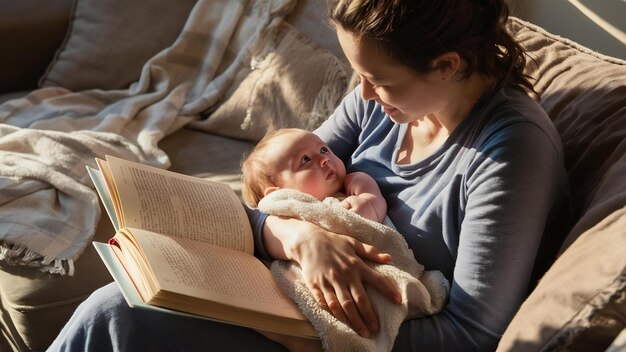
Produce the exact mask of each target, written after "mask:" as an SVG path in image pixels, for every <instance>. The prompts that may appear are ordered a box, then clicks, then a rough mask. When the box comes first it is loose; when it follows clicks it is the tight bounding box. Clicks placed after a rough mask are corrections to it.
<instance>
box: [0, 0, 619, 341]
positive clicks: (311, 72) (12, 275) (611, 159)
mask: <svg viewBox="0 0 626 352" xmlns="http://www.w3.org/2000/svg"><path fill="white" fill-rule="evenodd" d="M145 4H146V3H145V2H143V1H139V0H110V1H107V2H98V1H95V0H56V1H54V2H50V1H47V0H30V1H19V2H17V1H0V46H1V47H2V48H3V53H2V55H0V103H2V102H6V104H14V103H12V102H15V100H12V99H19V98H21V97H24V96H26V95H27V94H28V93H29V92H32V91H34V90H37V89H38V88H41V87H48V88H49V87H63V88H65V89H67V91H68V92H69V91H73V92H80V91H90V92H101V91H111V90H125V89H129V85H131V84H132V83H133V82H136V81H137V80H138V79H139V78H140V75H141V74H142V67H143V66H144V64H145V63H146V62H147V61H148V60H150V59H151V58H152V57H154V56H158V55H159V53H160V52H162V51H163V50H164V49H166V48H168V47H169V46H170V45H172V43H173V42H174V41H175V40H176V38H177V37H178V35H179V33H180V32H181V30H183V28H184V25H185V21H186V20H187V18H188V16H189V14H190V13H192V9H193V7H194V5H195V4H196V1H195V0H182V1H176V2H173V1H168V0H153V1H152V2H150V6H149V7H147V6H146V5H145ZM44 8H45V10H43V11H42V9H44ZM324 13H325V8H324V6H323V4H322V2H320V1H315V0H308V1H299V2H298V3H297V4H295V7H294V8H293V9H291V11H290V12H289V13H288V14H287V15H286V18H285V19H286V23H288V24H284V23H283V24H281V25H279V26H278V27H277V28H279V29H277V30H276V33H283V34H281V36H280V37H279V38H278V39H276V38H275V39H272V40H274V41H275V43H274V45H273V46H271V48H272V50H271V51H266V52H262V53H260V54H259V55H258V56H256V57H255V58H253V60H252V62H251V64H252V65H251V66H250V67H248V68H247V69H246V70H243V71H241V73H240V74H238V75H237V76H236V77H235V78H234V79H233V82H235V83H236V84H233V85H232V86H230V87H229V88H228V89H227V90H226V91H225V92H223V94H222V95H221V96H220V97H219V99H217V100H216V102H215V103H214V104H212V105H211V108H210V109H207V110H206V111H202V112H201V113H199V114H198V115H200V116H201V117H202V120H199V121H198V120H197V121H194V122H191V123H188V124H186V125H185V126H184V127H181V128H176V129H174V131H171V133H168V134H165V135H163V136H162V138H160V137H159V139H158V147H159V148H160V149H162V150H163V151H164V152H165V154H166V155H167V156H168V158H167V160H166V161H165V162H164V163H163V164H162V166H164V167H169V168H170V169H172V170H174V171H177V172H182V173H186V174H191V175H196V176H199V177H205V178H210V179H213V180H217V181H220V182H226V183H228V184H230V185H231V186H232V187H233V189H235V190H236V191H237V192H240V187H241V186H240V180H239V161H240V159H241V156H242V155H243V154H244V153H245V152H246V151H248V150H249V149H250V147H251V146H252V145H253V143H254V142H255V141H257V140H258V139H259V138H260V136H262V134H263V133H264V131H265V130H266V129H268V128H275V127H279V126H299V127H303V128H308V129H312V128H314V127H315V126H316V125H317V124H318V123H319V122H321V121H322V119H323V117H324V116H325V114H326V113H328V112H329V111H330V109H332V106H333V105H335V104H336V103H337V102H338V99H340V98H341V96H342V95H343V94H345V93H346V92H347V91H348V90H349V89H350V88H351V87H352V86H353V85H354V79H353V78H352V77H351V72H350V70H349V67H348V66H347V63H346V61H345V58H344V57H343V56H342V54H341V51H340V49H339V46H338V44H337V42H336V39H335V37H334V36H333V32H332V30H331V29H329V28H328V26H327V25H326V23H325V22H324V20H323V16H324ZM508 28H509V30H510V31H511V32H512V33H513V34H514V35H515V36H516V37H517V38H518V39H519V40H520V42H521V43H522V45H523V46H524V47H525V48H526V49H527V50H528V52H529V65H528V67H527V73H528V74H529V75H530V76H531V77H533V78H534V80H535V81H534V82H535V87H536V90H537V92H538V93H539V96H540V98H541V104H542V106H543V108H544V109H545V110H546V111H547V112H548V114H549V116H550V117H551V118H552V120H553V121H554V123H555V125H556V127H557V129H558V131H559V133H560V135H561V138H562V140H563V143H564V147H565V157H566V160H565V162H566V167H567V171H568V174H569V178H570V189H571V193H572V213H573V215H574V222H573V223H571V224H563V227H564V230H567V231H569V232H568V235H567V237H566V238H565V240H564V241H563V243H562V244H560V250H559V257H558V259H557V260H556V262H554V264H552V266H551V267H550V269H549V270H548V272H547V273H546V274H545V275H544V276H543V278H542V279H541V280H540V281H539V284H538V285H537V286H536V287H535V288H534V289H533V290H532V292H531V293H530V294H529V296H528V298H527V300H526V301H525V302H524V304H523V305H522V307H521V308H520V310H519V311H518V313H517V314H516V316H515V317H514V319H513V321H512V322H511V324H510V326H509V328H508V329H507V330H506V332H505V333H504V335H503V338H502V340H501V342H500V345H499V346H498V350H499V351H547V350H559V349H560V350H566V351H595V350H598V351H600V350H607V349H609V350H615V351H618V350H624V349H626V288H625V287H626V182H625V180H626V62H624V61H623V60H620V59H617V58H611V57H608V56H604V55H601V54H598V53H596V52H594V51H592V50H590V49H588V48H585V47H583V46H581V45H579V44H577V43H575V42H574V41H571V40H568V39H565V38H561V37H558V36H556V35H553V34H551V33H548V32H546V31H545V30H543V29H542V28H539V27H537V26H534V25H533V24H531V23H528V22H524V21H522V20H519V19H514V18H513V19H511V21H510V22H509V24H508ZM294 43H295V44H294ZM281 52H282V54H283V55H279V54H280V53H281ZM277 53H278V54H277ZM294 55H295V56H294ZM285 57H287V58H292V60H289V59H288V60H284V59H285ZM294 57H297V58H298V59H293V58H294ZM255 60H256V61H255ZM285 77H290V79H286V78H285ZM260 86H263V87H267V89H265V90H262V89H260V88H259V87H260ZM268 90H269V91H271V92H273V93H274V94H270V95H268V94H265V93H263V92H267V91H268ZM51 92H56V91H54V90H52V91H51ZM55 94H56V93H55ZM94 94H95V93H94ZM314 98H315V99H314ZM30 100H33V98H32V97H31V98H30ZM1 106H2V105H0V107H1ZM4 106H5V107H6V106H7V105H4ZM0 110H1V109H0ZM0 123H4V121H3V120H2V119H1V118H0ZM1 138H2V136H0V141H1V140H2V139H1ZM0 151H1V149H0ZM90 162H92V158H89V160H87V159H86V160H84V164H89V163H90ZM83 169H84V168H83ZM1 171H2V170H1V169H0V172H1ZM1 175H2V176H5V174H4V173H3V174H1ZM0 192H2V191H0ZM0 194H2V193H0ZM0 199H4V198H2V197H0ZM10 206H11V204H10V202H4V201H3V203H1V205H0V207H10ZM0 209H1V208H0ZM1 213H2V212H1V211H0V214H1ZM112 234H113V228H112V226H111V225H110V222H109V219H107V218H106V216H104V215H103V216H101V217H100V221H99V222H98V223H97V226H96V230H95V235H94V237H93V240H95V241H106V240H107V239H108V238H109V237H111V235H112ZM74 266H75V269H74V272H73V273H72V275H68V274H67V273H66V274H65V275H59V274H50V273H44V272H41V271H40V270H37V268H32V267H27V266H20V265H12V264H10V263H9V262H7V261H6V260H0V330H1V332H2V335H1V337H0V350H1V351H10V350H13V351H40V350H45V348H46V347H47V346H48V345H49V343H50V342H51V341H52V339H53V338H54V337H55V336H56V334H57V333H58V332H59V330H60V329H61V327H62V326H63V324H64V323H65V322H66V321H67V319H68V318H69V316H70V315H71V314H72V312H73V310H74V309H75V308H76V306H77V305H78V304H80V302H82V301H83V300H84V299H85V298H86V297H87V296H88V295H89V294H90V293H91V292H92V291H94V290H95V289H96V288H98V287H100V286H102V285H104V284H106V283H108V282H110V281H111V280H112V279H111V277H110V275H109V274H108V272H107V270H106V269H105V267H104V265H103V264H102V263H101V261H100V259H99V258H98V256H97V254H96V253H95V251H94V250H93V248H91V246H87V247H86V248H85V250H84V252H82V254H81V255H80V256H79V257H78V258H77V259H76V260H75V261H74Z"/></svg>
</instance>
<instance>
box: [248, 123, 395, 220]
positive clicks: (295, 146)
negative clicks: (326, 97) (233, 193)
mask: <svg viewBox="0 0 626 352" xmlns="http://www.w3.org/2000/svg"><path fill="white" fill-rule="evenodd" d="M242 173H243V190H242V196H243V199H244V201H245V202H246V203H247V204H248V205H249V206H251V207H256V206H257V205H258V203H259V201H260V200H261V199H262V198H263V197H264V196H266V195H268V194H270V193H271V192H273V191H275V190H278V189H280V188H290V189H296V190H298V191H300V192H303V193H308V194H310V195H312V196H313V197H315V198H317V199H319V200H320V201H322V200H324V198H326V197H336V198H339V199H342V198H343V199H342V200H341V205H342V206H343V207H344V208H346V209H349V210H351V211H354V212H356V213H357V214H359V215H361V216H363V217H365V218H367V219H370V220H373V221H377V222H380V223H382V222H383V221H384V220H385V216H386V213H387V203H386V202H385V199H384V198H383V196H382V194H381V193H380V189H379V188H378V185H377V184H376V182H375V181H374V179H372V178H371V177H370V176H369V175H367V174H365V173H363V172H353V173H350V174H347V175H346V167H345V165H344V164H343V162H342V161H341V160H339V158H338V157H337V156H336V155H335V154H333V152H332V150H330V148H329V147H328V145H326V143H324V142H323V141H322V140H321V139H320V138H319V137H318V136H316V135H315V134H313V133H311V132H308V131H306V130H302V129H297V128H283V129H279V130H276V131H273V132H269V133H268V134H267V135H265V137H263V139H261V141H259V143H258V144H257V145H256V147H255V148H254V149H253V150H252V152H250V154H248V155H247V156H246V157H245V158H244V160H243V163H242Z"/></svg>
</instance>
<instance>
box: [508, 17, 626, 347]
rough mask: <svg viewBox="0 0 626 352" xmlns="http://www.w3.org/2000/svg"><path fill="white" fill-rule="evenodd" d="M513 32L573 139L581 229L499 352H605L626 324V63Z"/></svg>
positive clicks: (526, 29) (569, 144) (520, 25)
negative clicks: (600, 351)
mask: <svg viewBox="0 0 626 352" xmlns="http://www.w3.org/2000/svg"><path fill="white" fill-rule="evenodd" d="M509 29H510V30H511V31H512V32H513V33H514V35H515V36H516V38H517V39H518V40H519V41H520V43H521V44H522V46H524V47H525V48H526V49H527V50H528V52H529V56H530V57H531V58H532V59H534V61H533V60H531V61H530V62H529V65H528V66H527V70H526V73H527V74H529V75H530V76H532V77H534V78H535V79H536V83H535V88H536V90H537V92H538V94H539V95H540V97H541V104H542V106H543V108H544V109H545V110H546V112H547V113H548V115H550V117H551V118H552V120H553V121H554V123H555V125H556V127H557V130H558V131H559V134H560V135H561V138H562V140H563V145H564V150H565V166H566V168H567V172H568V175H569V178H570V187H571V190H572V211H573V217H574V219H577V221H576V222H575V224H574V227H573V228H572V229H571V231H570V232H569V234H568V236H567V238H566V240H565V243H564V244H563V246H562V248H561V256H560V257H559V259H558V260H557V261H556V262H555V263H554V264H553V265H552V267H551V268H550V269H549V270H548V272H547V273H546V274H545V275H544V276H543V278H542V279H541V281H540V282H539V284H538V286H537V287H536V288H535V289H534V290H533V292H532V293H531V294H530V296H529V297H528V299H527V300H526V301H525V302H524V304H523V305H522V307H521V308H520V310H519V311H518V312H517V314H516V315H515V317H514V318H513V321H512V322H511V324H510V325H509V327H508V328H507V330H506V331H505V333H504V336H503V337H502V340H501V341H500V344H499V346H498V350H499V351H539V350H546V351H552V350H557V349H563V350H567V351H579V350H580V351H595V350H602V351H603V350H604V349H606V348H607V347H608V346H609V345H610V344H611V342H612V341H613V340H614V339H615V337H616V336H617V334H619V332H620V331H621V330H622V329H623V328H624V326H625V325H626V291H625V287H626V255H625V253H626V230H625V229H626V207H625V206H624V205H625V204H626V183H625V182H624V175H626V138H625V137H626V62H624V61H622V60H619V59H615V58H611V57H607V56H603V55H600V54H597V53H595V52H593V51H591V50H590V49H587V48H585V47H583V46H580V45H578V44H576V43H574V42H572V41H569V40H567V39H563V38H560V37H558V36H555V35H552V34H550V33H548V32H546V31H544V30H543V29H541V28H539V27H537V26H534V25H532V24H530V23H527V22H524V21H521V20H518V19H512V20H511V22H510V23H509ZM602 219H604V220H602ZM601 220H602V221H601ZM600 221H601V222H600ZM598 222H600V223H599V224H598ZM596 224H597V225H596ZM594 225H596V226H594ZM563 226H568V224H563ZM590 228H591V229H590ZM581 234H582V235H581Z"/></svg>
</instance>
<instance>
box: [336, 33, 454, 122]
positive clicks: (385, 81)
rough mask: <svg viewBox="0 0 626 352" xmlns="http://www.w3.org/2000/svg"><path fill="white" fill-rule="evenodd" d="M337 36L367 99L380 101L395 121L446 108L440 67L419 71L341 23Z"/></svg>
mask: <svg viewBox="0 0 626 352" xmlns="http://www.w3.org/2000/svg"><path fill="white" fill-rule="evenodd" d="M337 36H338V38H339V43H340V44H341V47H342V49H343V51H344V53H345V54H346V57H347V58H348V60H349V61H350V64H351V65H352V68H353V69H354V70H355V71H356V72H357V73H358V74H359V76H360V78H361V87H362V88H361V89H362V93H361V94H362V96H363V99H365V100H375V101H376V102H378V103H379V104H380V105H382V106H383V108H384V111H385V113H387V115H389V117H390V118H391V119H392V120H393V121H394V122H396V123H407V122H411V121H415V120H418V119H421V118H422V117H424V116H426V115H428V114H430V113H437V112H438V111H440V110H442V109H444V108H445V105H444V102H445V101H446V100H445V99H444V97H445V89H444V85H443V84H442V80H441V79H440V74H439V73H438V71H437V70H433V71H432V72H430V73H427V74H418V73H417V72H415V71H413V70H411V69H410V68H409V67H407V66H405V65H403V64H401V63H399V62H398V61H396V60H394V59H393V58H392V57H390V56H389V55H387V54H385V53H384V52H383V51H382V48H380V47H377V46H376V43H374V42H373V41H369V40H367V39H363V38H359V37H356V36H354V35H353V34H351V33H349V32H347V31H344V30H343V29H342V28H341V27H340V26H337ZM416 45H417V44H416Z"/></svg>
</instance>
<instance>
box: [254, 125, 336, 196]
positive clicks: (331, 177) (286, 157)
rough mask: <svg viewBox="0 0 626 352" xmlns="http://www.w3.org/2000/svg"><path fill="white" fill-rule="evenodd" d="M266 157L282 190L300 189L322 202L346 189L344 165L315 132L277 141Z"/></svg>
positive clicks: (295, 134) (270, 147)
mask: <svg viewBox="0 0 626 352" xmlns="http://www.w3.org/2000/svg"><path fill="white" fill-rule="evenodd" d="M264 154H265V155H266V156H267V158H268V164H269V165H271V169H272V170H273V175H272V176H273V178H274V181H275V182H276V185H277V186H278V187H280V188H291V189H297V190H299V191H301V192H304V193H308V194H310V195H312V196H314V197H315V198H317V199H319V200H323V199H324V198H325V197H328V196H332V195H333V194H335V193H337V192H339V191H340V190H341V189H342V188H343V182H344V179H345V176H346V168H345V166H344V164H343V162H342V161H341V160H339V158H338V157H337V156H336V155H335V154H333V152H332V151H331V150H330V148H328V146H327V145H326V143H324V142H323V141H322V140H321V139H320V138H319V137H318V136H316V135H315V134H313V133H311V132H307V131H294V132H289V133H287V134H284V135H281V136H279V137H276V139H275V140H274V141H273V142H272V143H271V144H270V145H269V146H268V147H267V149H266V153H264Z"/></svg>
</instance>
